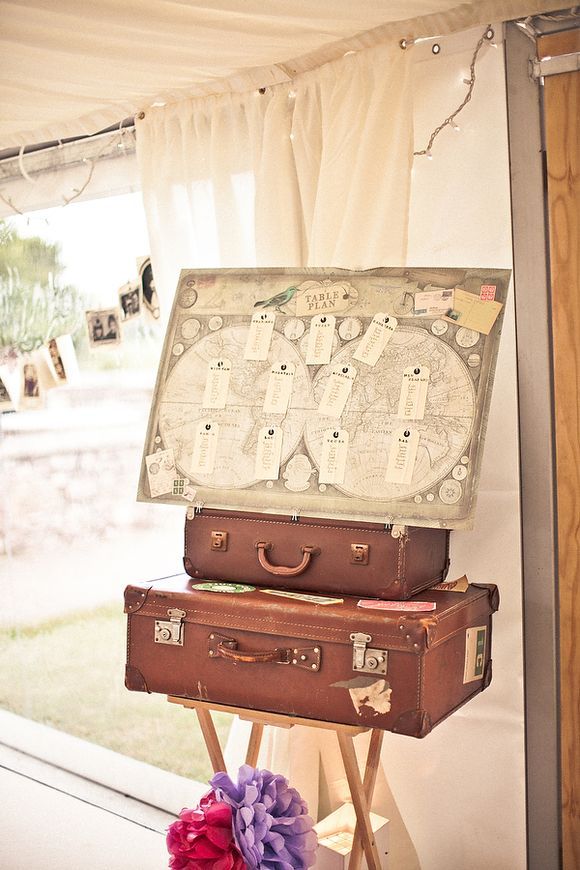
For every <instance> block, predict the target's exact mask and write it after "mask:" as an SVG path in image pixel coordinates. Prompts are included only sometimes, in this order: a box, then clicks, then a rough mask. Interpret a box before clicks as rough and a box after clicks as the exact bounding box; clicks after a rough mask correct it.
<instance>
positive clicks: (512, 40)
mask: <svg viewBox="0 0 580 870" xmlns="http://www.w3.org/2000/svg"><path fill="white" fill-rule="evenodd" d="M505 49H506V85H507V105H508V139H509V151H510V176H511V195H512V231H513V255H514V285H515V303H516V305H515V307H516V341H517V364H518V401H519V418H520V468H521V471H520V474H521V494H522V505H521V533H522V575H523V617H524V683H525V686H524V688H525V719H526V721H525V735H526V737H525V739H526V812H527V819H526V821H527V866H528V870H560V868H562V867H563V866H564V870H568V866H569V861H570V855H568V861H567V859H566V855H565V854H564V855H563V845H565V840H564V838H563V830H564V828H563V825H564V824H566V823H568V828H567V830H568V834H569V831H570V825H571V823H572V822H573V819H572V818H571V817H570V818H568V817H564V815H563V811H562V762H561V733H562V721H563V720H562V708H561V704H560V646H559V644H560V634H559V612H560V611H559V576H558V519H557V518H558V514H557V496H558V491H557V483H558V476H557V462H556V442H557V439H556V423H555V420H556V414H555V410H556V406H555V393H554V379H553V350H554V342H553V334H552V328H553V322H552V296H551V294H552V285H551V279H550V271H551V270H550V265H551V264H550V255H549V250H550V245H549V242H550V235H549V220H548V198H547V171H546V149H545V144H544V124H543V117H542V111H543V101H542V87H541V83H540V81H539V80H538V79H537V78H533V77H532V75H531V72H532V68H533V62H534V60H535V58H536V46H535V43H534V41H532V40H531V39H530V37H529V35H526V34H525V32H524V31H523V30H522V29H521V28H520V27H519V26H518V25H517V24H516V23H515V22H509V23H508V24H506V25H505ZM562 688H563V689H565V688H566V687H565V686H564V687H562ZM565 773H566V776H567V777H569V776H570V773H569V772H568V771H565ZM571 776H572V777H574V776H575V774H574V772H572V774H571ZM563 862H565V863H564V864H563ZM570 870H571V868H570Z"/></svg>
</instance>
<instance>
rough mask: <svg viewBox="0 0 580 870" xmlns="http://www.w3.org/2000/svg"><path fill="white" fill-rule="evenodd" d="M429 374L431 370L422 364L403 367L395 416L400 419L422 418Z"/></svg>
mask: <svg viewBox="0 0 580 870" xmlns="http://www.w3.org/2000/svg"><path fill="white" fill-rule="evenodd" d="M430 374H431V370H430V369H428V368H427V366H423V365H419V366H409V367H408V368H406V369H403V383H402V384H401V393H400V396H399V410H398V411H397V417H400V418H401V419H402V420H422V419H423V417H424V416H425V403H426V402H427V387H428V385H429V375H430Z"/></svg>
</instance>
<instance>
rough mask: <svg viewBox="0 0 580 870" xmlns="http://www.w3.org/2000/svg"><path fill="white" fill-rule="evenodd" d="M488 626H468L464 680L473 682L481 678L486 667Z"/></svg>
mask: <svg viewBox="0 0 580 870" xmlns="http://www.w3.org/2000/svg"><path fill="white" fill-rule="evenodd" d="M486 634H487V626H485V625H478V626H477V627H475V628H468V629H466V632H465V665H464V668H463V682H464V683H472V682H473V681H474V680H481V679H482V677H483V672H484V668H485V641H486Z"/></svg>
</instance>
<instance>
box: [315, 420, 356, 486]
mask: <svg viewBox="0 0 580 870" xmlns="http://www.w3.org/2000/svg"><path fill="white" fill-rule="evenodd" d="M348 441H349V435H348V432H347V431H346V429H327V430H326V432H325V433H324V437H323V440H322V456H321V459H320V471H319V473H318V482H319V483H343V482H344V474H345V471H346V458H347V455H348Z"/></svg>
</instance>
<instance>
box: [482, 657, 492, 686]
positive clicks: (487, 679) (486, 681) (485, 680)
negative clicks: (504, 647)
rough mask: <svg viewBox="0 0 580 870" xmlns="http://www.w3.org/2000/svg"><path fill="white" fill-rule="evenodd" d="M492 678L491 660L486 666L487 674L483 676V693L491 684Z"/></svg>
mask: <svg viewBox="0 0 580 870" xmlns="http://www.w3.org/2000/svg"><path fill="white" fill-rule="evenodd" d="M491 678H492V662H491V659H489V660H488V662H487V664H486V666H485V672H484V674H483V682H482V685H481V690H482V691H483V690H484V689H487V687H488V686H489V684H490V683H491Z"/></svg>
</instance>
